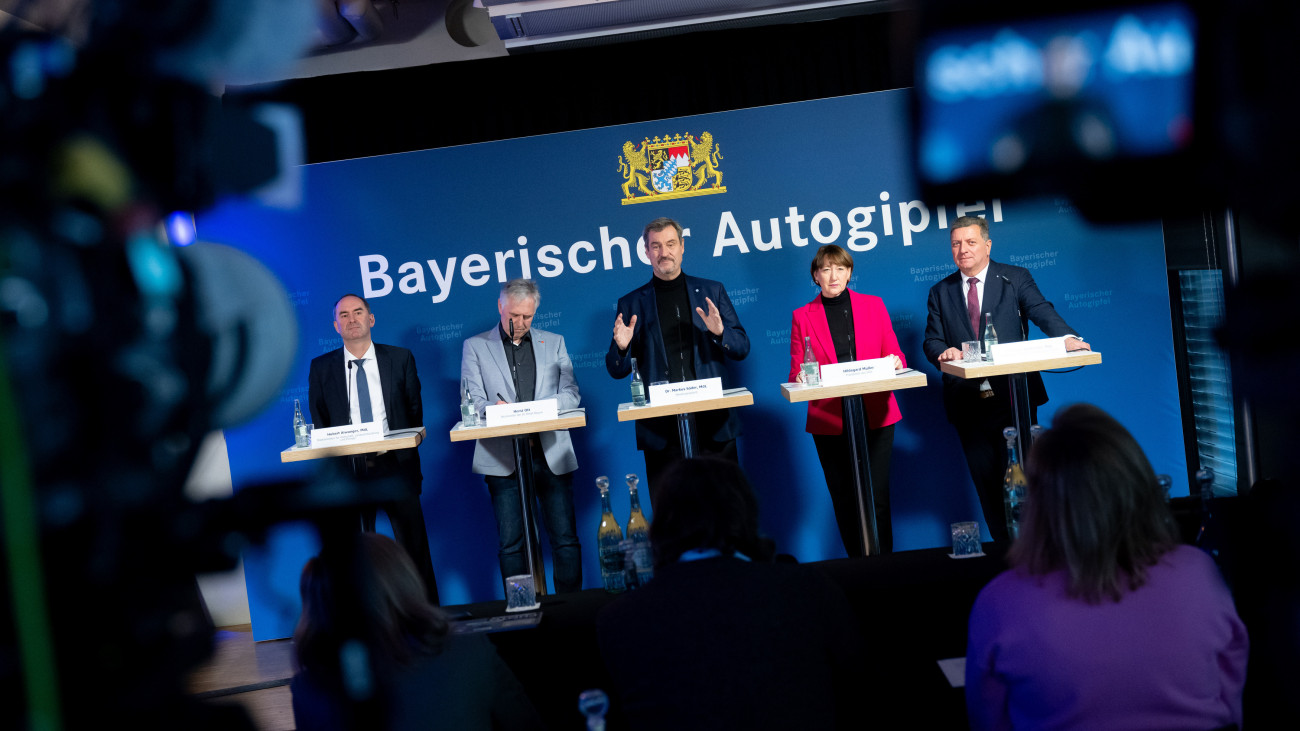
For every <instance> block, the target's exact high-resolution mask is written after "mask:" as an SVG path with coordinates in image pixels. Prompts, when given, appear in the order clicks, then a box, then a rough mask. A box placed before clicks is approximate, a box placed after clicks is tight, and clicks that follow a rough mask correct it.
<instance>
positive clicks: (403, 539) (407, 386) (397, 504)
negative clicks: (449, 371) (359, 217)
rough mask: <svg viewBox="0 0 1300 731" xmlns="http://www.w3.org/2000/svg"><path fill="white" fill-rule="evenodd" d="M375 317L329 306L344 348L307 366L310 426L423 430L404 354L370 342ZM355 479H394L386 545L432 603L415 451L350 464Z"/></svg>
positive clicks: (370, 514)
mask: <svg viewBox="0 0 1300 731" xmlns="http://www.w3.org/2000/svg"><path fill="white" fill-rule="evenodd" d="M374 325H375V315H374V313H372V312H371V311H370V304H369V303H368V302H366V301H365V300H364V299H362V298H361V297H359V296H357V295H355V294H345V295H343V296H342V297H341V298H339V301H338V302H336V303H334V329H335V330H336V331H337V332H338V334H339V335H340V336H342V338H343V347H342V348H339V349H337V350H331V351H330V352H328V353H326V354H324V355H321V356H317V357H316V358H314V359H312V362H311V371H310V373H309V375H308V377H307V384H308V391H307V402H308V404H309V405H310V407H311V418H312V422H313V423H314V424H315V425H316V426H318V427H331V426H344V425H347V424H361V423H365V422H368V421H378V422H380V423H381V424H382V425H383V428H384V431H386V432H387V431H395V430H398V429H411V428H416V427H420V426H424V406H423V403H422V402H421V400H420V376H419V374H418V373H417V372H416V369H415V358H414V357H413V356H412V355H411V351H409V350H407V349H406V348H399V347H396V346H393V345H379V344H377V343H374V342H373V341H371V339H370V329H371V328H372V327H374ZM350 459H351V460H352V466H353V468H354V470H355V474H356V475H357V477H358V478H360V479H362V480H363V481H364V480H381V479H386V478H392V477H398V478H400V479H401V480H402V482H403V483H405V484H406V486H407V488H408V492H407V495H406V496H405V497H403V498H400V499H398V500H393V501H389V502H384V503H381V504H380V505H379V507H380V508H383V510H384V512H385V513H387V515H388V521H389V523H390V524H391V525H392V527H393V537H394V538H395V539H397V542H398V543H399V544H401V546H402V548H404V549H406V552H407V553H408V554H410V556H411V560H413V561H415V565H416V568H418V569H419V570H420V576H421V577H422V578H423V579H424V583H425V586H426V588H427V589H428V591H429V599H430V601H432V602H433V603H435V604H437V603H438V585H437V583H436V582H435V581H434V577H433V560H432V559H431V558H430V556H429V535H428V529H427V528H426V527H425V524H424V510H423V508H421V507H420V491H421V485H422V484H423V482H424V477H423V475H422V474H421V472H420V455H419V453H418V452H417V451H416V449H414V448H411V449H396V450H392V451H389V452H384V453H381V454H367V455H363V456H358V457H352V458H350ZM375 513H376V508H375V507H369V508H367V509H365V510H363V511H362V515H361V526H360V527H361V528H362V529H363V530H367V531H373V530H374V529H375Z"/></svg>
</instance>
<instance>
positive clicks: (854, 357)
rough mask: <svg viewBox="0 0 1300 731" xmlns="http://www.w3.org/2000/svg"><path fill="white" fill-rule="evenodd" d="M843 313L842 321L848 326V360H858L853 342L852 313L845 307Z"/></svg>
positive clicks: (856, 349)
mask: <svg viewBox="0 0 1300 731" xmlns="http://www.w3.org/2000/svg"><path fill="white" fill-rule="evenodd" d="M841 312H843V313H844V320H845V322H847V323H848V326H849V360H857V359H858V348H857V345H856V344H855V343H854V342H853V313H852V312H851V311H850V310H849V309H848V308H847V307H846V308H843V309H842V310H841Z"/></svg>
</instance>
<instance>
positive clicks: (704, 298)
mask: <svg viewBox="0 0 1300 731" xmlns="http://www.w3.org/2000/svg"><path fill="white" fill-rule="evenodd" d="M642 238H643V239H644V241H645V253H646V258H648V259H649V260H650V266H651V267H652V268H653V269H654V276H653V277H651V278H650V281H649V282H648V283H647V284H645V285H643V286H641V287H638V288H637V289H634V290H632V291H631V292H629V293H628V294H626V295H624V296H623V297H621V298H619V300H618V316H617V317H616V318H615V320H614V337H613V340H612V341H611V342H610V344H609V352H608V353H606V354H605V369H606V370H607V371H609V375H611V376H613V377H614V378H625V377H627V375H628V374H629V373H631V372H632V362H631V359H632V358H636V361H637V368H638V370H639V371H640V373H641V378H642V379H643V380H644V381H645V383H646V384H647V385H649V384H651V383H655V382H657V381H669V382H673V383H676V382H680V381H693V380H696V379H703V378H717V377H721V378H722V379H723V387H724V388H726V387H727V380H726V371H725V369H724V368H723V364H724V363H725V362H726V360H727V359H731V360H742V359H744V357H745V356H747V355H749V336H748V335H746V334H745V328H744V327H742V326H741V324H740V318H738V317H736V310H735V308H734V307H732V306H731V298H730V297H728V296H727V290H726V289H724V288H723V286H722V284H721V283H719V282H715V281H713V280H710V279H700V278H698V277H692V276H688V275H687V274H685V273H684V272H682V256H683V254H684V253H685V250H686V246H685V244H684V242H683V241H682V226H681V224H679V223H677V222H676V221H674V220H673V219H671V218H656V219H655V220H653V221H651V222H650V223H648V224H646V227H645V230H644V231H643V232H642ZM695 418H696V430H697V433H698V434H699V450H700V454H701V455H717V456H720V457H723V458H725V459H729V460H731V461H733V462H738V461H739V458H738V455H737V452H736V437H738V436H740V421H739V419H737V418H736V415H735V414H733V413H731V410H730V409H720V410H715V411H702V412H700V413H698V414H696V415H695ZM636 447H637V449H640V450H641V452H642V454H644V455H645V464H646V481H647V482H648V483H649V495H650V501H651V504H652V505H653V503H654V491H655V484H656V482H657V479H658V477H659V475H660V474H661V473H662V471H663V470H664V468H666V467H667V466H668V465H669V464H670V463H672V462H673V461H675V460H677V459H680V458H681V456H682V450H681V442H680V440H679V437H678V434H677V420H676V418H675V417H671V416H665V417H658V418H654V419H638V420H637V422H636Z"/></svg>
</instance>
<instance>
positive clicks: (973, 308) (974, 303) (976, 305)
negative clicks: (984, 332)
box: [966, 277, 980, 338]
mask: <svg viewBox="0 0 1300 731" xmlns="http://www.w3.org/2000/svg"><path fill="white" fill-rule="evenodd" d="M966 282H967V284H969V285H970V289H968V290H966V312H967V313H969V314H970V330H971V332H973V333H975V337H977V338H978V337H979V336H980V293H979V290H977V289H975V285H977V284H979V283H980V280H978V279H976V278H975V277H971V278H970V279H968V280H966Z"/></svg>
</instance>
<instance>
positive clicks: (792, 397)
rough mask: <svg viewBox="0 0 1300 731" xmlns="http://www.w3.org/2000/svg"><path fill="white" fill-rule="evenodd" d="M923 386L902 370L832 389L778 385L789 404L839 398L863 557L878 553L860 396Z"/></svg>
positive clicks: (917, 373)
mask: <svg viewBox="0 0 1300 731" xmlns="http://www.w3.org/2000/svg"><path fill="white" fill-rule="evenodd" d="M923 386H925V374H924V373H921V372H920V371H914V370H912V369H911V368H904V369H903V370H901V371H895V372H894V375H893V376H892V377H887V378H880V379H875V380H871V381H859V382H857V383H842V384H839V385H835V386H809V385H806V384H803V383H782V384H781V395H782V396H784V397H785V400H786V401H789V402H790V403H792V404H797V403H803V402H804V401H817V400H820V399H827V398H839V399H841V402H842V403H843V406H844V430H845V433H846V434H848V436H849V454H850V455H851V458H852V460H853V487H854V493H856V495H857V499H858V527H859V528H860V530H861V533H862V552H863V553H864V554H865V555H867V556H874V555H876V554H878V553H880V539H879V537H878V533H877V531H878V529H877V527H876V502H875V500H874V499H873V492H872V489H873V488H872V485H871V458H870V457H869V456H868V454H867V416H866V412H865V411H864V410H863V408H862V399H861V396H862V395H863V394H867V393H882V392H885V391H899V390H902V389H905V388H921V387H923Z"/></svg>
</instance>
